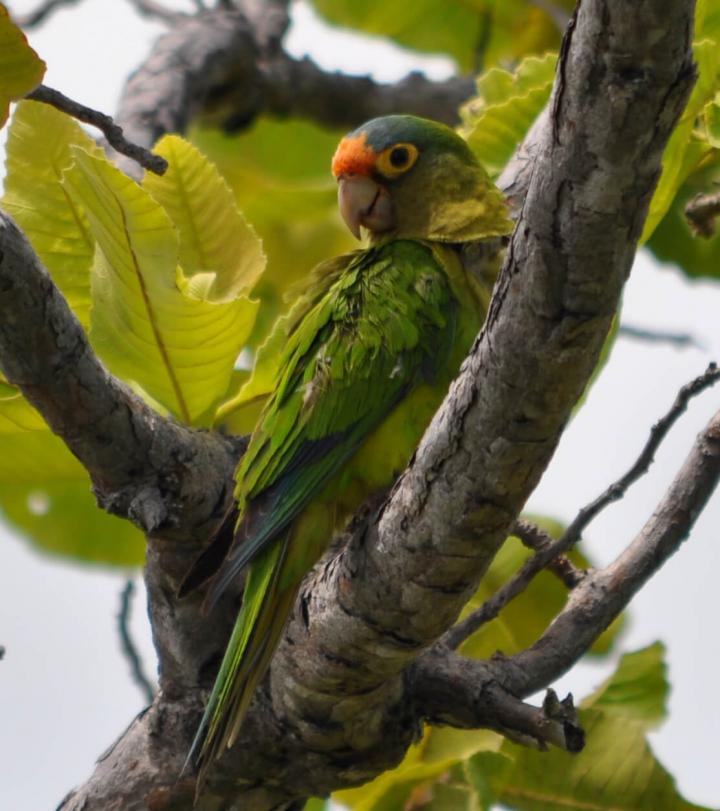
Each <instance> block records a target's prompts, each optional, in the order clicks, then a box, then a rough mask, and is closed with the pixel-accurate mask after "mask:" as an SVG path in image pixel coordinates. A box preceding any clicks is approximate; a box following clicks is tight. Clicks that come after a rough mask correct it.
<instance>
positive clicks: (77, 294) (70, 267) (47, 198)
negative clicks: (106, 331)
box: [2, 101, 102, 329]
mask: <svg viewBox="0 0 720 811" xmlns="http://www.w3.org/2000/svg"><path fill="white" fill-rule="evenodd" d="M71 146H80V147H82V148H83V149H85V150H86V151H87V152H89V153H90V154H93V155H96V156H101V155H102V150H101V149H100V148H99V147H97V146H96V145H95V143H94V142H93V140H92V139H91V138H90V137H89V136H88V135H86V134H85V133H84V132H83V130H82V129H81V128H80V126H79V125H78V124H77V123H76V122H75V121H74V120H73V119H72V118H70V116H67V115H65V114H64V113H60V112H58V111H57V110H55V109H54V108H52V107H50V106H49V105H47V104H41V103H40V102H35V101H23V102H20V104H18V105H17V108H16V109H15V113H14V114H13V119H12V124H11V125H10V128H9V133H8V142H7V156H6V167H7V177H6V178H5V195H4V197H3V200H2V206H3V208H4V209H5V210H6V211H7V212H8V213H9V214H10V215H12V216H13V217H14V218H15V220H16V221H17V223H18V225H19V226H20V227H21V228H22V229H23V231H24V232H25V234H26V236H27V237H28V239H29V240H30V242H31V244H32V246H33V248H34V249H35V252H36V253H37V255H38V256H39V257H40V260H41V261H42V263H43V264H44V265H45V267H46V268H47V269H48V271H49V272H50V275H51V276H52V277H53V281H54V282H55V284H56V285H57V286H58V287H59V288H60V291H61V292H62V294H63V295H64V296H65V298H66V300H67V302H68V304H69V305H70V307H71V309H72V310H73V312H74V313H75V315H76V316H77V318H78V320H79V321H80V323H81V324H82V325H83V327H84V328H85V329H88V327H89V325H90V267H91V265H92V261H93V256H94V253H95V240H94V238H93V236H92V234H91V232H90V226H89V223H88V221H87V217H86V216H85V214H84V212H83V210H82V208H81V207H80V206H79V205H78V204H77V203H75V202H74V201H73V200H71V199H70V198H69V197H68V195H67V192H66V191H65V189H64V188H63V186H62V183H61V180H62V172H63V170H64V169H66V168H67V167H69V166H70V163H71V162H72V156H71V154H70V148H71Z"/></svg>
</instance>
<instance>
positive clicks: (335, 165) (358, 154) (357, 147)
mask: <svg viewBox="0 0 720 811" xmlns="http://www.w3.org/2000/svg"><path fill="white" fill-rule="evenodd" d="M376 158H377V153H376V152H375V150H374V149H373V148H372V147H371V146H370V145H369V144H368V142H367V134H366V133H364V132H361V133H360V134H359V135H355V136H353V137H352V138H350V137H348V138H343V139H342V141H340V144H339V145H338V148H337V150H336V151H335V155H334V156H333V159H332V173H333V175H334V176H335V177H340V176H341V175H369V174H370V172H371V171H372V170H373V168H374V166H375V159H376Z"/></svg>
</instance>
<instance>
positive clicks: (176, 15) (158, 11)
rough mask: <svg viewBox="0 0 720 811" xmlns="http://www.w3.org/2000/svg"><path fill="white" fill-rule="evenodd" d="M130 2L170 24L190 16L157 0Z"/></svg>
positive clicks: (141, 11)
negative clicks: (156, 0)
mask: <svg viewBox="0 0 720 811" xmlns="http://www.w3.org/2000/svg"><path fill="white" fill-rule="evenodd" d="M128 2H129V3H130V5H131V6H133V7H134V8H135V11H137V13H138V14H140V16H142V17H149V18H152V19H154V20H162V22H164V23H168V24H170V25H173V24H175V23H177V22H178V21H179V20H182V19H183V18H185V17H187V16H188V15H187V14H184V13H183V12H182V11H173V10H172V9H169V8H167V6H164V5H162V3H156V2H155V0H128ZM118 151H119V150H118Z"/></svg>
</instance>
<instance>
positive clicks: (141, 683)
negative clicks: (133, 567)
mask: <svg viewBox="0 0 720 811" xmlns="http://www.w3.org/2000/svg"><path fill="white" fill-rule="evenodd" d="M134 593H135V586H134V584H133V581H132V580H128V581H127V582H126V583H125V585H124V586H123V590H122V592H121V593H120V611H119V612H118V617H117V621H118V633H119V634H120V647H121V650H122V652H123V656H124V657H125V658H126V659H127V662H128V664H129V665H130V675H131V676H132V680H133V681H134V682H135V684H136V685H137V686H138V689H139V690H140V692H141V693H142V694H143V698H144V699H145V700H146V701H147V703H148V704H152V702H153V699H154V698H155V688H154V687H153V685H152V682H151V681H150V679H148V677H147V676H146V675H145V669H144V668H143V663H142V659H141V658H140V654H139V653H138V652H137V648H136V647H135V643H134V642H133V640H132V636H131V635H130V609H131V605H132V598H133V594H134Z"/></svg>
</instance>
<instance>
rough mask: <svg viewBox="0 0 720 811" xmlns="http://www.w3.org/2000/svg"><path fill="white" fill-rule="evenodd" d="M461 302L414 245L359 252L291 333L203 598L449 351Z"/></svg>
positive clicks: (219, 588) (216, 592) (214, 594)
mask: <svg viewBox="0 0 720 811" xmlns="http://www.w3.org/2000/svg"><path fill="white" fill-rule="evenodd" d="M456 313H457V301H456V300H455V298H454V297H453V295H452V292H451V289H450V285H449V282H448V278H447V276H446V275H445V272H444V271H443V269H442V267H441V266H440V265H439V264H438V263H437V261H436V260H435V258H434V257H433V254H432V251H431V250H429V249H428V248H427V247H425V246H424V245H422V244H420V243H416V242H411V241H399V242H394V243H390V244H389V245H387V246H383V247H380V248H373V249H370V250H368V251H364V252H362V253H360V254H358V255H357V256H356V257H355V258H354V259H353V260H352V262H351V263H350V265H349V266H348V267H347V269H346V271H345V272H344V273H343V274H342V275H341V276H340V277H339V278H337V276H335V277H334V278H333V277H330V279H329V286H328V289H327V290H326V292H325V294H324V295H316V296H315V301H314V303H313V304H312V305H311V306H309V307H308V310H307V312H306V313H305V314H304V317H302V318H297V319H295V323H294V325H293V327H292V329H291V332H290V334H289V335H288V339H287V343H286V346H285V350H284V352H283V355H282V358H281V361H280V365H279V370H278V373H277V377H276V387H275V390H274V392H273V394H272V395H271V397H270V399H269V401H268V403H267V404H266V407H265V409H264V411H263V414H262V416H261V418H260V421H259V423H258V425H257V427H256V429H255V431H254V433H253V436H252V438H251V441H250V445H249V447H248V450H247V452H246V454H245V456H244V457H243V460H242V462H241V464H240V466H239V468H238V474H237V487H236V497H237V499H238V503H239V509H240V520H239V522H238V528H237V532H236V535H235V542H234V544H233V546H232V548H231V549H230V552H229V553H228V555H227V556H226V558H225V560H224V562H223V565H222V567H221V570H220V572H219V574H218V576H217V577H216V578H215V580H214V582H213V585H212V588H211V591H210V593H209V595H208V604H209V605H210V606H212V605H213V604H214V603H215V602H216V601H217V599H218V598H219V596H220V595H221V594H222V592H223V591H224V590H225V588H227V586H228V584H229V583H230V582H231V581H232V580H233V578H234V577H235V576H236V575H237V574H238V573H239V572H240V570H241V569H242V568H243V567H244V566H245V565H246V564H247V563H248V562H250V561H251V560H252V559H253V558H254V557H255V556H256V555H257V554H258V553H259V552H260V551H261V550H262V549H263V548H265V546H266V545H267V544H268V543H271V542H272V541H273V539H275V538H276V537H277V536H278V535H279V534H280V533H281V532H282V531H283V530H284V529H285V528H286V527H287V526H288V524H289V523H290V522H291V521H292V520H293V519H294V518H295V517H296V516H297V515H298V513H299V512H300V511H301V510H302V509H303V508H304V507H305V506H306V505H307V504H308V503H309V502H310V501H311V500H312V499H313V498H314V497H315V496H316V495H317V494H318V492H319V491H320V489H321V488H322V487H323V485H324V484H326V483H327V482H328V480H329V479H330V478H331V477H332V476H333V475H334V474H335V473H337V472H338V470H339V469H340V468H341V467H342V466H343V465H344V463H345V462H346V461H347V460H348V459H349V458H350V457H351V456H352V454H353V453H354V452H355V451H356V450H357V448H358V447H359V445H360V444H361V443H362V441H363V439H364V438H365V437H366V436H367V435H368V434H369V433H370V432H371V431H372V430H373V428H375V427H376V426H377V425H378V424H379V423H380V422H381V421H382V420H383V419H384V417H386V416H387V415H388V414H389V413H390V411H391V410H392V409H393V407H394V406H395V405H396V404H397V403H398V402H399V401H400V400H401V399H402V398H403V397H404V396H405V395H406V394H407V392H408V391H409V390H410V389H411V388H412V387H413V386H414V385H416V384H418V383H420V382H422V381H424V380H428V379H432V378H433V377H434V376H435V373H436V371H437V369H438V368H439V367H441V366H442V365H444V364H445V362H446V360H447V354H448V352H449V349H450V346H451V344H452V340H453V335H454V327H455V318H456Z"/></svg>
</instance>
